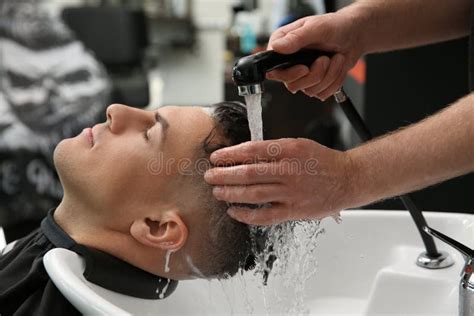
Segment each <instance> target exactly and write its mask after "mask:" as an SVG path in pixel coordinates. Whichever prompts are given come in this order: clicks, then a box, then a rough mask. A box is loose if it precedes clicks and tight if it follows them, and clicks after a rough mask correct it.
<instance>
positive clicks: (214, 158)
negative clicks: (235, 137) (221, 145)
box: [209, 150, 220, 161]
mask: <svg viewBox="0 0 474 316" xmlns="http://www.w3.org/2000/svg"><path fill="white" fill-rule="evenodd" d="M219 156H220V153H219V150H218V151H215V152H213V153H212V154H211V156H210V157H209V159H210V160H211V161H216V160H218V159H219Z"/></svg>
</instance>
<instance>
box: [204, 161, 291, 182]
mask: <svg viewBox="0 0 474 316" xmlns="http://www.w3.org/2000/svg"><path fill="white" fill-rule="evenodd" d="M283 172H285V170H283V168H281V167H280V165H279V164H278V163H257V164H243V165H237V166H230V167H216V168H212V169H209V170H207V171H206V173H205V174H204V179H205V180H206V182H207V183H209V184H211V185H226V186H230V185H237V184H240V185H246V184H257V183H279V182H280V180H281V175H282V173H283Z"/></svg>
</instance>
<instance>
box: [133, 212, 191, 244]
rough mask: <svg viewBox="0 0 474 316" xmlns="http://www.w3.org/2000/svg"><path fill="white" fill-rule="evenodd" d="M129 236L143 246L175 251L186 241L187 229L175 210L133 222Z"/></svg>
mask: <svg viewBox="0 0 474 316" xmlns="http://www.w3.org/2000/svg"><path fill="white" fill-rule="evenodd" d="M130 234H131V235H132V236H133V238H135V239H136V240H137V241H138V242H140V243H141V244H143V245H146V246H149V247H154V248H159V249H163V250H170V251H177V250H179V249H180V248H181V247H183V246H184V244H185V243H186V240H187V239H188V227H187V226H186V224H185V223H184V222H183V220H182V219H181V216H179V214H178V213H177V211H175V210H171V211H165V212H163V213H161V214H159V215H158V216H154V217H146V218H139V219H136V220H135V221H133V223H132V226H131V227H130Z"/></svg>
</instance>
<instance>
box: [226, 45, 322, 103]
mask: <svg viewBox="0 0 474 316" xmlns="http://www.w3.org/2000/svg"><path fill="white" fill-rule="evenodd" d="M324 55H326V56H329V55H330V54H329V53H326V52H321V51H317V50H310V49H302V50H300V51H297V52H296V53H293V54H280V53H277V52H275V51H273V50H267V51H264V52H260V53H256V54H253V55H249V56H245V57H242V58H240V59H239V60H238V61H237V62H236V64H235V66H234V69H233V71H232V79H233V80H234V82H235V84H236V85H237V86H238V89H239V95H250V94H257V93H262V92H263V81H265V74H266V73H267V72H269V71H272V70H274V69H277V68H288V67H291V66H294V65H298V64H303V65H306V66H308V67H309V66H310V65H311V64H312V63H313V62H314V61H315V60H316V59H317V58H318V57H320V56H324Z"/></svg>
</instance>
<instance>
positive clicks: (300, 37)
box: [271, 27, 309, 54]
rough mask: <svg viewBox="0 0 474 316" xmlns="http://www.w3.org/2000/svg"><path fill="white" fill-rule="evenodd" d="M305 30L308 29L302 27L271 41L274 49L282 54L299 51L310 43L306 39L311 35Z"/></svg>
mask: <svg viewBox="0 0 474 316" xmlns="http://www.w3.org/2000/svg"><path fill="white" fill-rule="evenodd" d="M305 31H308V30H307V29H306V28H304V27H301V28H299V29H296V30H293V31H291V32H289V33H288V34H286V35H285V36H283V37H281V38H279V39H277V40H275V41H273V42H272V43H271V44H272V48H273V50H275V51H276V52H279V53H282V54H291V53H294V52H297V51H299V50H300V49H301V48H303V47H305V46H307V45H308V44H309V43H307V41H305V39H306V38H307V37H308V35H309V34H304V32H305Z"/></svg>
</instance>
